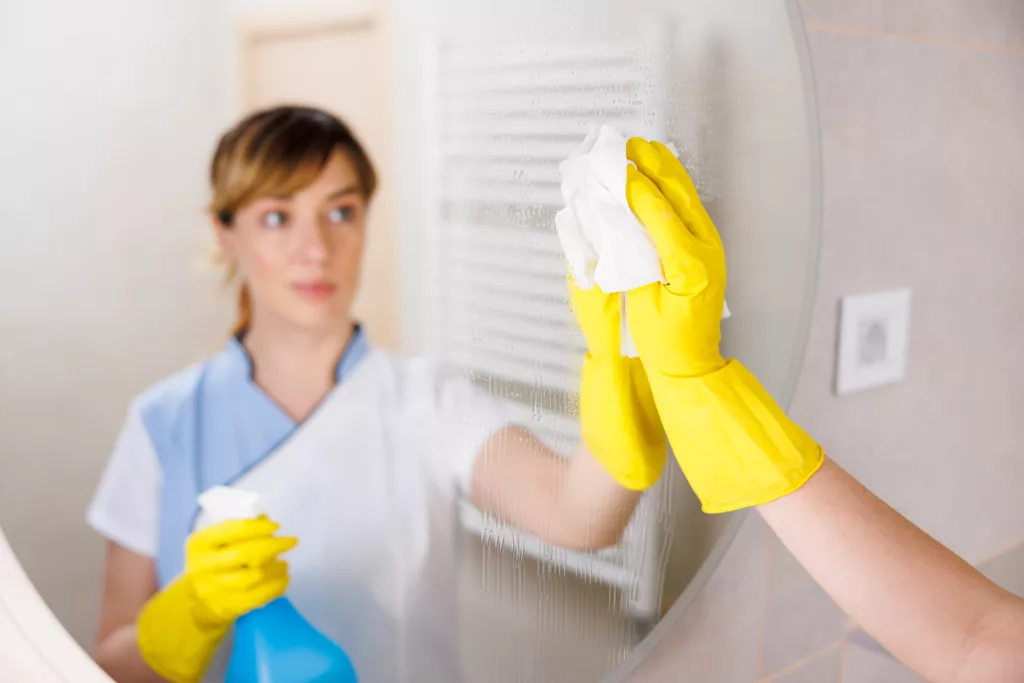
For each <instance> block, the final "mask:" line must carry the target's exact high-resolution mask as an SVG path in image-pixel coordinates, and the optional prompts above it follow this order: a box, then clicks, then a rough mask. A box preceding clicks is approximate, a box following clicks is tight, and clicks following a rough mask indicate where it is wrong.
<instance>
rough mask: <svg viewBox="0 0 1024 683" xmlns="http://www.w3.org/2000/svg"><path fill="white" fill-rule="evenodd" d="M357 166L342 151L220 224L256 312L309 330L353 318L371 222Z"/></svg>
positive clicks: (226, 247) (219, 232)
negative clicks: (304, 181)
mask: <svg viewBox="0 0 1024 683" xmlns="http://www.w3.org/2000/svg"><path fill="white" fill-rule="evenodd" d="M366 211H367V206H366V200H365V198H364V197H363V194H362V190H361V188H360V184H359V178H358V176H357V174H356V169H355V167H354V166H353V164H352V162H351V161H350V160H349V157H348V155H347V154H345V153H344V152H337V153H335V154H334V156H333V157H332V158H331V159H330V161H329V162H328V164H327V165H326V166H325V167H324V169H323V171H322V172H321V174H320V177H318V178H317V179H316V181H315V182H313V184H312V185H310V186H308V187H306V188H305V189H303V190H301V191H300V192H298V193H296V194H295V195H293V196H291V197H262V198H260V199H257V200H255V201H253V202H252V203H250V204H249V205H248V206H245V207H243V208H242V209H240V210H239V211H237V212H236V213H235V220H234V223H233V225H232V226H231V227H228V228H225V227H221V226H218V227H217V236H218V240H219V242H220V245H221V248H222V249H223V250H224V252H225V254H226V255H227V256H228V257H229V258H230V259H232V260H233V261H234V262H235V263H236V264H237V265H238V268H239V270H240V272H241V274H242V277H243V278H244V280H245V282H246V284H247V285H248V286H249V293H250V296H251V297H252V307H253V314H254V317H255V318H256V319H257V320H259V319H264V318H268V319H269V318H272V319H275V320H277V321H278V322H280V323H285V324H288V325H291V326H295V327H299V328H304V329H308V330H318V329H328V328H334V327H337V326H338V325H339V323H341V324H349V323H350V322H351V317H350V309H351V306H352V300H353V298H354V297H355V293H356V288H357V285H358V282H359V267H360V261H361V259H362V254H363V241H364V239H365V228H366Z"/></svg>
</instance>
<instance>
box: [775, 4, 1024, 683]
mask: <svg viewBox="0 0 1024 683" xmlns="http://www.w3.org/2000/svg"><path fill="white" fill-rule="evenodd" d="M801 9H802V11H803V14H804V19H805V22H806V28H807V31H808V39H809V43H810V48H811V58H812V61H813V66H814V72H815V79H816V87H817V96H818V107H819V114H820V118H821V128H822V153H823V168H824V191H825V197H824V226H823V230H824V234H823V240H822V245H823V247H822V254H821V264H820V282H819V291H818V298H817V308H816V311H815V317H814V322H813V325H812V331H811V338H810V341H809V345H808V351H807V358H806V361H805V365H804V368H803V373H802V376H801V380H800V383H799V385H798V387H797V392H796V396H795V399H794V402H793V406H792V414H793V415H794V417H795V418H796V419H797V420H798V421H800V422H801V423H802V424H804V425H805V426H806V427H808V429H810V430H811V431H812V432H813V433H814V435H815V436H816V437H817V438H818V439H819V440H820V441H821V442H822V443H823V444H824V445H825V446H826V448H827V449H828V451H829V453H830V455H831V456H832V457H833V458H835V459H836V460H837V461H838V462H840V463H841V464H842V465H843V466H844V467H846V468H847V469H849V470H850V471H851V472H852V473H854V474H855V475H856V476H857V477H858V478H860V479H861V480H862V481H864V482H865V484H867V485H868V486H869V487H870V488H872V489H873V490H874V491H875V492H876V493H878V494H879V495H881V496H882V497H883V498H884V499H885V500H886V501H888V502H889V503H890V504H892V505H893V506H894V507H896V508H897V509H899V510H900V511H901V512H902V513H904V514H906V515H907V516H908V517H910V518H911V519H912V520H913V521H915V522H916V523H918V524H920V525H921V526H922V527H924V528H925V529H926V530H927V531H928V532H930V533H932V534H933V535H935V536H936V537H937V538H939V540H941V541H942V542H944V543H946V544H947V545H949V546H950V547H952V548H953V549H954V550H956V551H957V552H959V553H961V554H963V555H964V556H965V557H967V559H969V560H971V561H973V562H975V563H981V565H982V568H983V569H984V570H985V571H986V572H987V573H988V574H989V575H990V576H992V577H993V578H995V579H996V580H997V581H999V582H1000V583H1002V584H1003V585H1006V586H1007V587H1008V588H1010V589H1011V590H1017V591H1021V590H1024V551H1021V550H1017V551H1010V552H1006V553H999V552H998V551H999V550H1000V549H1003V548H1006V547H1008V546H1011V547H1012V546H1013V545H1014V543H1015V542H1016V540H1018V539H1019V538H1020V537H1021V535H1022V534H1024V496H1021V495H1020V491H1021V489H1022V487H1024V458H1021V457H1020V452H1021V451H1020V444H1021V442H1022V436H1024V432H1022V427H1021V423H1020V421H1019V420H1018V419H1016V418H1014V415H1020V414H1021V413H1022V411H1024V383H1022V382H1021V377H1022V376H1024V363H1022V360H1021V358H1022V355H1021V354H1020V340H1021V338H1022V336H1024V304H1022V302H1024V269H1022V268H1021V265H1020V264H1021V261H1020V259H1021V258H1022V255H1024V192H1022V191H1021V187H1024V125H1022V122H1024V3H1021V2H1020V1H1019V0H984V1H980V2H964V1H963V0H865V1H863V2H856V3H850V2H839V1H838V0H802V2H801ZM894 286H909V287H911V288H912V290H913V293H914V303H913V311H912V319H911V342H910V354H909V366H908V376H907V378H906V380H905V381H903V382H902V383H900V384H897V385H894V386H891V387H887V388H884V389H879V390H876V391H873V392H868V393H864V394H860V395H855V396H849V397H843V398H838V397H836V396H835V395H834V393H833V391H832V377H833V368H834V363H835V329H836V316H837V310H838V302H839V300H840V298H841V297H842V296H844V295H847V294H854V293H860V292H869V291H875V290H881V289H886V288H889V287H894ZM770 549H771V554H770V558H769V562H768V567H767V570H766V571H767V575H768V599H767V614H766V627H765V629H764V642H763V658H762V661H761V663H762V668H761V670H760V672H759V673H760V675H761V676H764V677H770V679H768V680H773V681H779V682H780V683H798V682H802V681H813V682H814V683H829V682H831V681H837V680H840V676H841V680H842V681H843V683H873V682H875V681H878V682H883V681H884V682H885V683H902V682H903V681H916V680H919V679H918V678H916V677H914V676H913V675H912V674H910V673H909V672H907V671H906V670H905V669H904V668H903V667H902V666H900V665H899V664H897V663H896V662H894V661H892V660H891V658H889V657H888V656H887V655H886V654H884V652H879V651H878V650H877V649H873V648H870V647H864V646H862V645H859V644H856V643H851V642H849V641H848V640H847V639H846V638H845V637H844V631H845V630H846V626H847V624H846V620H845V617H844V616H843V615H842V613H841V612H840V611H839V610H838V608H836V607H835V606H834V604H832V602H831V601H830V600H829V598H828V597H827V596H825V595H824V594H823V593H822V592H821V590H820V589H818V588H817V587H816V586H815V585H814V583H813V582H812V581H811V580H810V578H809V577H808V576H807V575H806V574H805V573H804V571H803V570H802V569H801V568H800V567H799V566H798V565H797V564H796V563H795V562H794V561H793V559H792V557H791V556H790V555H789V553H788V552H787V551H786V550H785V549H784V548H783V547H782V546H781V545H780V544H778V543H777V542H774V541H773V542H772V543H771V544H770ZM994 553H998V554H997V557H995V559H992V560H990V561H987V562H986V561H985V560H986V558H990V557H992V555H993V554H994ZM801 658H803V659H801ZM794 663H796V665H795V668H794ZM840 672H841V673H840ZM779 674H781V675H779Z"/></svg>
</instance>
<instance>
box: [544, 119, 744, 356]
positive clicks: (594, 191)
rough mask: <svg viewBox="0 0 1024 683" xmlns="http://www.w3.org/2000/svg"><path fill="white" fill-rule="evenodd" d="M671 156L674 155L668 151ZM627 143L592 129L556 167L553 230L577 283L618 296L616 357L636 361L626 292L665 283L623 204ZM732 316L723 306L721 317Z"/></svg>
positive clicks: (642, 231)
mask: <svg viewBox="0 0 1024 683" xmlns="http://www.w3.org/2000/svg"><path fill="white" fill-rule="evenodd" d="M666 146H667V147H668V148H669V150H671V152H672V154H674V155H676V156H678V152H677V151H676V149H675V148H674V147H673V146H672V145H671V144H669V145H666ZM629 164H630V162H629V160H628V159H626V137H625V136H624V135H622V134H621V133H619V132H618V131H617V130H615V129H614V128H612V127H611V126H607V125H604V124H594V125H592V126H591V127H590V130H589V132H588V133H587V136H586V138H585V139H584V140H583V144H581V145H580V148H579V149H578V150H577V151H576V152H574V153H573V154H571V155H570V156H569V158H567V159H566V160H565V161H563V162H562V163H561V164H559V166H558V170H559V172H560V173H561V175H562V198H563V199H564V200H565V204H566V206H565V208H563V209H561V210H560V211H559V212H558V213H557V214H555V230H556V231H557V232H558V239H559V241H560V242H561V244H562V251H564V252H565V257H566V260H567V261H568V263H569V268H570V270H571V271H572V275H573V277H574V278H575V280H576V283H577V284H578V285H579V286H580V287H581V288H583V289H590V288H591V287H593V286H594V285H597V286H598V287H600V288H601V291H603V292H606V293H609V294H612V293H621V294H622V306H621V311H622V314H621V328H620V339H621V340H622V341H621V349H620V353H621V354H622V355H623V356H626V357H630V358H636V357H637V352H636V346H635V345H634V343H633V337H632V335H631V334H630V332H629V326H628V325H627V324H626V297H625V292H628V291H629V290H631V289H636V288H637V287H643V286H645V285H649V284H651V283H652V282H661V283H664V282H665V277H664V275H663V273H662V270H661V258H660V257H659V256H658V250H657V248H656V247H655V245H654V240H653V239H651V236H650V234H649V233H648V232H647V229H646V228H645V227H644V226H643V224H642V223H641V222H640V221H639V219H637V217H636V215H635V214H634V213H633V210H632V209H631V208H629V202H628V201H627V200H626V166H627V165H629ZM729 316H730V312H729V307H728V306H725V307H724V310H723V311H722V317H723V318H728V317H729Z"/></svg>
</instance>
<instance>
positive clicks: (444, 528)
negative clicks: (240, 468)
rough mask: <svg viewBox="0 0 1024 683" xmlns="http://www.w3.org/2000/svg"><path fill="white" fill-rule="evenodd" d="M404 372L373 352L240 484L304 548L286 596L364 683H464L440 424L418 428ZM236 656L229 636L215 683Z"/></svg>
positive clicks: (212, 673)
mask: <svg viewBox="0 0 1024 683" xmlns="http://www.w3.org/2000/svg"><path fill="white" fill-rule="evenodd" d="M395 372H396V365H395V363H394V362H393V361H392V360H391V359H390V358H389V357H388V356H387V354H385V353H384V352H381V351H377V350H374V351H371V352H370V354H369V355H368V356H367V358H366V360H365V361H364V362H363V363H362V364H361V366H360V367H359V368H357V369H356V371H355V372H354V373H353V374H352V376H351V377H350V378H349V379H348V380H346V381H345V382H343V383H341V384H339V385H338V386H336V387H335V388H334V389H333V390H332V391H331V393H330V394H328V396H327V397H326V398H325V399H324V402H323V403H322V404H321V405H320V407H319V408H318V409H317V410H316V411H315V412H314V414H313V415H312V416H310V418H309V419H308V420H307V421H306V422H304V423H303V424H302V425H301V426H300V427H299V428H298V429H297V430H296V432H295V434H294V435H293V436H292V437H291V438H290V439H289V440H288V441H287V442H286V443H284V444H283V445H281V446H280V447H279V448H278V449H277V450H275V451H274V452H273V453H272V454H270V455H269V456H267V457H266V458H265V459H264V460H263V461H261V462H260V463H259V464H258V465H257V466H256V467H254V468H253V469H252V470H250V471H249V472H247V473H246V474H245V475H243V476H242V477H241V478H240V479H239V480H237V481H236V482H234V483H233V486H235V487H237V488H240V489H244V490H248V491H254V492H256V493H259V494H260V496H261V497H262V499H263V502H264V504H265V506H266V510H267V514H268V516H269V517H270V518H271V519H273V520H274V521H276V522H278V523H280V525H281V532H280V533H281V534H283V535H289V536H295V537H297V538H298V539H299V544H298V547H296V548H295V549H294V550H292V551H291V552H290V553H288V554H287V555H285V556H284V559H286V560H287V561H288V564H289V568H290V577H291V583H290V587H289V589H288V593H287V596H288V598H289V599H291V601H292V603H293V604H294V605H295V607H296V608H297V609H298V610H299V611H300V612H301V613H302V615H303V616H304V617H305V618H306V619H308V620H309V622H310V623H311V624H313V626H315V627H316V628H318V629H319V630H320V631H322V632H323V633H324V634H325V635H327V636H328V637H330V638H331V639H333V640H334V641H335V642H337V643H338V644H339V645H340V646H341V647H342V648H343V649H344V650H345V651H346V653H347V654H348V655H349V657H351V659H352V661H353V663H354V664H355V667H356V671H357V673H358V675H359V679H360V681H361V683H404V682H405V681H415V682H416V683H434V682H437V683H457V681H458V680H459V679H460V675H459V665H458V610H457V604H458V603H457V591H456V571H455V567H456V566H457V565H456V558H455V552H456V548H455V543H454V538H455V519H456V517H455V500H454V490H445V487H444V486H442V485H439V482H437V481H436V479H435V478H432V477H431V476H430V475H429V473H428V471H427V468H426V466H425V459H426V457H429V456H428V455H427V454H426V453H425V452H424V451H423V449H425V448H431V447H432V446H433V445H434V444H433V443H431V442H432V438H431V435H430V428H429V427H430V426H429V425H425V426H424V428H420V425H419V424H418V423H417V420H416V419H410V414H409V412H410V411H408V410H407V409H406V407H405V406H404V405H403V400H402V398H401V396H400V392H398V391H397V390H396V389H395V386H396V383H395ZM202 524H203V521H202V519H201V518H200V519H198V520H197V524H196V526H201V525H202ZM229 649H230V638H228V639H226V642H225V647H223V648H222V649H221V651H220V652H219V653H218V656H217V658H216V659H215V661H214V663H213V664H212V665H211V667H210V670H209V671H208V675H207V677H206V678H205V680H207V681H211V682H219V681H221V680H223V676H224V671H225V670H226V665H227V657H228V653H229Z"/></svg>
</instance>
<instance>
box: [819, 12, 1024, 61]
mask: <svg viewBox="0 0 1024 683" xmlns="http://www.w3.org/2000/svg"><path fill="white" fill-rule="evenodd" d="M804 28H806V29H807V30H808V31H817V32H819V33H837V34H841V35H846V36H859V37H862V38H882V39H885V40H895V41H899V42H903V43H916V44H918V45H932V46H934V47H944V48H950V49H953V50H964V51H966V52H987V53H992V54H1004V55H1012V56H1016V57H1024V45H1012V44H1001V43H962V42H959V41H956V40H951V39H948V38H940V37H938V36H928V35H916V34H910V33H889V32H887V31H876V30H874V29H869V28H857V27H853V26H835V25H831V24H819V23H817V22H813V21H808V22H805V23H804Z"/></svg>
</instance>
